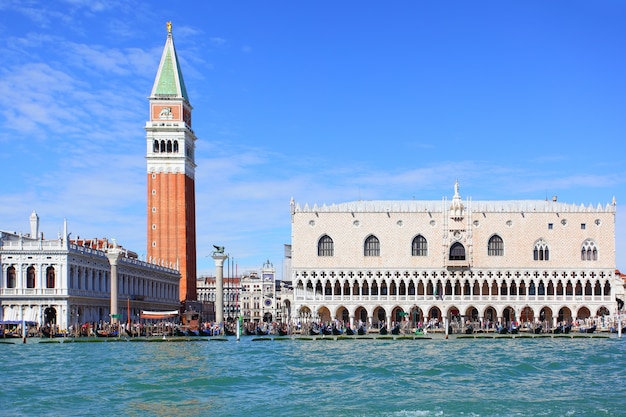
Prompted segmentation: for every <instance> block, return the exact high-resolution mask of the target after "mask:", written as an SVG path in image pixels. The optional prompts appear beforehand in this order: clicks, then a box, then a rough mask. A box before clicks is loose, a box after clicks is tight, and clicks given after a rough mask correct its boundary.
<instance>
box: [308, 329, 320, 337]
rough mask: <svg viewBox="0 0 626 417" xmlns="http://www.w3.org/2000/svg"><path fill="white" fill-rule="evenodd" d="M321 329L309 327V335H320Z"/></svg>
mask: <svg viewBox="0 0 626 417" xmlns="http://www.w3.org/2000/svg"><path fill="white" fill-rule="evenodd" d="M319 334H320V331H319V330H315V329H313V328H310V329H309V336H319Z"/></svg>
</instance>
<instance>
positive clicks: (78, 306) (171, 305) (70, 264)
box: [0, 212, 180, 331]
mask: <svg viewBox="0 0 626 417" xmlns="http://www.w3.org/2000/svg"><path fill="white" fill-rule="evenodd" d="M30 228H31V230H30V233H28V234H21V233H15V232H6V231H0V264H1V265H2V273H1V277H0V278H1V279H0V320H1V321H3V322H7V321H26V322H30V323H35V324H36V325H39V326H44V325H51V326H56V327H57V328H58V329H59V330H60V331H67V330H68V329H69V328H70V326H73V327H74V328H76V327H77V326H79V325H80V324H84V323H88V322H90V323H94V322H95V323H99V322H111V321H113V320H112V319H118V320H120V321H122V322H124V323H125V322H127V321H128V320H129V319H130V321H133V322H135V321H137V320H139V317H140V312H141V310H144V309H145V310H177V309H178V308H179V306H180V302H179V280H180V272H179V271H178V269H177V268H176V265H166V264H165V263H164V262H159V261H157V260H156V259H155V260H150V261H149V262H146V261H142V260H140V259H138V257H137V255H136V254H135V253H134V252H131V251H128V250H126V249H124V248H122V247H121V246H118V245H117V243H116V242H115V241H113V242H110V241H109V240H108V239H80V238H78V237H77V238H76V239H69V237H70V234H69V233H68V231H67V223H66V224H65V225H64V231H63V233H62V234H61V233H59V236H58V237H57V238H54V239H44V237H43V235H42V234H40V232H39V217H38V216H37V214H36V213H35V212H33V213H32V214H31V216H30ZM129 314H130V317H129ZM36 325H35V327H36Z"/></svg>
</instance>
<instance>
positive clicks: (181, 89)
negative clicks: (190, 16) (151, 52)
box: [152, 33, 189, 101]
mask: <svg viewBox="0 0 626 417" xmlns="http://www.w3.org/2000/svg"><path fill="white" fill-rule="evenodd" d="M152 97H155V98H156V97H169V98H176V97H178V98H184V99H185V100H187V101H189V97H188V96H187V88H185V81H183V73H182V72H181V70H180V65H179V63H178V56H177V55H176V48H174V40H173V38H172V34H171V33H169V34H168V36H167V41H166V42H165V48H164V49H163V55H162V56H161V64H160V65H159V71H158V72H157V75H156V79H155V80H154V86H153V88H152Z"/></svg>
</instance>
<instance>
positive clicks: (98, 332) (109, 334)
mask: <svg viewBox="0 0 626 417" xmlns="http://www.w3.org/2000/svg"><path fill="white" fill-rule="evenodd" d="M118 335H119V334H118V332H117V331H111V332H109V331H105V330H96V336H98V337H117V336H118Z"/></svg>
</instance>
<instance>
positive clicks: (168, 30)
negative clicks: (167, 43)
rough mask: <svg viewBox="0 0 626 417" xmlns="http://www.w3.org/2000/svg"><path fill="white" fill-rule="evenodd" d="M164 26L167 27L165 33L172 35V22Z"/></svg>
mask: <svg viewBox="0 0 626 417" xmlns="http://www.w3.org/2000/svg"><path fill="white" fill-rule="evenodd" d="M165 25H166V26H167V33H172V21H171V20H170V21H168V22H167V23H166V24H165Z"/></svg>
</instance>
